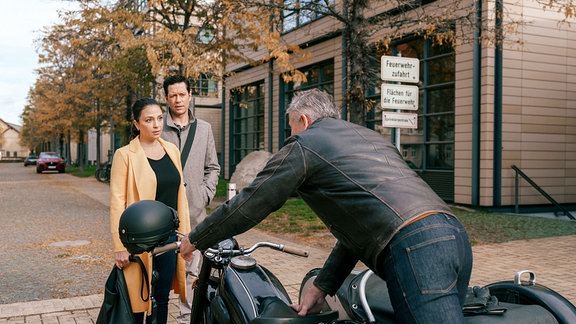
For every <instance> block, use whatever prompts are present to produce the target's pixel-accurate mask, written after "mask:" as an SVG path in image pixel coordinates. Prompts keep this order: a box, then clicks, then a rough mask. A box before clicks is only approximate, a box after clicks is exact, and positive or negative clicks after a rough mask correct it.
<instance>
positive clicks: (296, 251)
mask: <svg viewBox="0 0 576 324" xmlns="http://www.w3.org/2000/svg"><path fill="white" fill-rule="evenodd" d="M282 251H283V252H286V253H290V254H294V255H298V256H301V257H306V258H307V257H308V255H309V254H310V253H309V252H308V251H306V250H301V249H299V248H294V247H291V246H286V245H284V247H283V248H282Z"/></svg>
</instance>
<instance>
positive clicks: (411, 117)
mask: <svg viewBox="0 0 576 324" xmlns="http://www.w3.org/2000/svg"><path fill="white" fill-rule="evenodd" d="M382 126H384V127H393V128H414V129H416V128H418V114H407V113H397V112H383V113H382Z"/></svg>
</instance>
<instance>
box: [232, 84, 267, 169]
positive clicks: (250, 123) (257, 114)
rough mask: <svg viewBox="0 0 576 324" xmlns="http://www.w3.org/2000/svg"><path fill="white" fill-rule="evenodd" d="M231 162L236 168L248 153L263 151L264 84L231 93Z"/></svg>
mask: <svg viewBox="0 0 576 324" xmlns="http://www.w3.org/2000/svg"><path fill="white" fill-rule="evenodd" d="M231 93H232V102H231V113H232V127H233V129H232V134H233V143H232V161H231V165H232V166H236V165H237V164H238V163H239V162H240V161H241V160H242V159H243V158H244V157H245V156H246V155H248V153H250V152H253V151H259V150H262V149H264V82H258V83H254V84H251V85H247V86H243V87H238V88H236V89H233V90H232V91H231Z"/></svg>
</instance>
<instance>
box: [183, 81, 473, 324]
mask: <svg viewBox="0 0 576 324" xmlns="http://www.w3.org/2000/svg"><path fill="white" fill-rule="evenodd" d="M287 114H288V115H289V123H290V127H291V129H292V136H290V137H289V138H288V139H287V140H286V142H285V144H284V146H283V147H282V149H280V151H278V152H277V153H276V154H275V155H274V156H273V157H272V158H271V159H270V160H269V162H268V164H267V165H266V166H265V167H264V169H263V170H262V171H261V172H260V173H259V174H258V176H257V177H256V179H255V180H254V181H253V182H252V184H250V185H249V186H248V187H246V188H244V189H243V190H242V191H241V192H240V193H239V194H238V195H236V196H235V197H234V198H233V199H231V200H230V201H228V202H227V203H225V204H224V205H222V206H221V207H220V208H218V209H217V210H215V211H214V212H213V213H212V214H211V215H210V216H209V217H208V218H207V219H206V220H205V221H204V222H202V223H200V224H199V225H198V226H197V227H196V228H195V229H193V230H192V231H191V232H190V233H189V235H187V236H186V237H184V238H183V239H182V246H181V253H182V256H183V257H184V258H185V259H186V258H191V252H192V251H194V250H196V249H200V250H203V249H206V248H208V247H211V246H212V245H214V244H216V243H218V242H219V241H221V240H223V239H226V238H229V237H231V236H234V235H237V234H240V233H243V232H245V231H247V230H248V229H250V228H252V227H254V226H255V225H256V224H258V223H259V222H260V221H261V220H262V219H264V218H265V217H266V216H268V214H270V213H271V212H273V211H275V210H277V209H279V208H280V207H281V206H282V205H283V204H284V202H285V201H286V200H287V199H288V198H289V197H290V196H291V195H292V193H293V192H298V194H299V195H300V196H301V197H302V199H303V200H304V201H305V202H306V203H307V204H308V205H309V206H310V207H311V208H312V210H313V211H314V212H315V213H316V214H317V215H318V217H319V218H320V219H321V220H322V221H323V222H324V223H325V224H326V225H327V226H328V228H329V230H330V232H331V233H332V234H333V235H334V236H335V237H336V238H337V239H338V243H337V244H336V246H335V247H334V249H333V250H332V252H331V254H330V256H329V257H328V259H327V260H326V263H325V264H324V266H323V267H322V270H321V271H320V273H319V274H318V277H317V278H316V280H315V281H314V287H313V288H312V289H310V291H309V292H308V293H307V294H306V296H305V297H304V299H303V301H302V302H301V304H300V305H293V306H292V307H293V308H294V309H295V310H296V311H297V312H298V314H299V315H306V314H308V313H315V312H319V311H320V310H321V308H322V305H323V303H324V299H325V297H326V295H333V294H335V293H336V291H337V290H338V288H339V287H340V285H341V284H342V283H343V281H344V279H345V278H346V276H347V275H348V274H349V273H350V271H351V270H352V269H353V268H354V266H355V265H356V263H357V262H358V261H362V262H364V264H366V265H367V266H368V267H369V268H370V269H371V270H372V271H374V273H375V274H377V275H378V276H379V277H381V278H382V279H384V280H386V282H387V285H388V289H389V294H390V299H391V302H392V305H393V307H394V311H395V313H396V317H397V319H398V320H399V321H400V322H401V323H416V322H418V323H463V322H464V318H463V315H462V310H461V304H462V303H463V302H464V298H465V295H466V290H467V287H468V283H469V280H470V274H471V271H472V250H471V246H470V242H469V239H468V235H467V234H466V231H465V229H464V228H463V226H462V225H461V224H460V222H458V220H457V219H456V217H455V216H454V215H453V214H452V212H451V210H450V208H449V207H448V206H447V205H446V204H445V203H444V201H442V199H440V198H439V197H438V196H437V195H436V193H435V192H434V191H433V190H432V189H431V188H430V187H429V186H428V185H427V184H426V183H425V182H424V181H423V180H422V179H421V178H420V177H419V176H418V175H417V174H416V173H415V172H414V171H413V170H412V169H411V168H410V167H409V166H408V165H407V164H406V163H405V162H404V160H403V159H402V157H401V155H400V154H399V153H398V151H397V149H396V148H395V147H394V146H393V145H391V144H390V143H389V142H388V141H386V140H385V139H384V138H383V137H382V136H381V135H380V134H378V133H376V132H374V131H372V130H369V129H367V128H365V127H361V126H358V125H356V124H352V123H349V122H346V121H344V120H341V119H339V114H338V110H337V108H336V106H335V104H334V102H333V100H332V97H331V96H330V95H329V94H327V93H325V92H322V91H319V90H316V89H314V90H309V91H304V92H300V93H298V94H296V96H295V97H294V98H293V100H292V102H291V104H290V106H289V108H288V109H287ZM384 293H385V292H384Z"/></svg>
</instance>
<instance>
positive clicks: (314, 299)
mask: <svg viewBox="0 0 576 324" xmlns="http://www.w3.org/2000/svg"><path fill="white" fill-rule="evenodd" d="M325 300H326V293H325V292H323V291H322V290H320V288H318V287H316V286H315V285H312V287H311V288H310V290H308V292H307V293H306V295H305V296H304V299H303V300H302V304H300V305H298V304H293V305H290V307H292V309H293V310H295V311H297V312H298V315H299V316H306V315H307V314H317V313H320V312H321V311H322V307H323V306H324V301H325Z"/></svg>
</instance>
